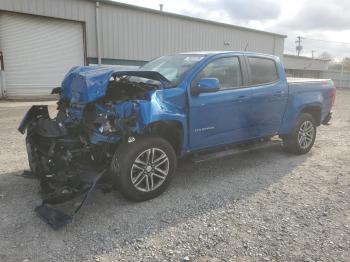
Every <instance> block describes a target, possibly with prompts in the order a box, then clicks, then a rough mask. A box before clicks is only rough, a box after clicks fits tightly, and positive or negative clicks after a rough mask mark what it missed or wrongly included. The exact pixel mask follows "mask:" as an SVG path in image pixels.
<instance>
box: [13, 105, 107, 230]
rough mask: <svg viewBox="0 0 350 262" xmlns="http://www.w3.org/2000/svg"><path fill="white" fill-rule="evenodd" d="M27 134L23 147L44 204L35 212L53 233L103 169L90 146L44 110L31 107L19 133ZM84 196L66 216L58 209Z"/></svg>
mask: <svg viewBox="0 0 350 262" xmlns="http://www.w3.org/2000/svg"><path fill="white" fill-rule="evenodd" d="M26 130H27V137H26V147H27V154H28V161H29V166H30V169H31V173H32V174H33V175H34V176H35V178H37V179H39V181H40V185H41V194H42V197H43V202H42V204H41V205H40V206H38V207H37V208H36V209H35V211H36V212H37V213H38V215H39V216H40V218H42V219H43V220H44V221H45V222H47V223H48V224H49V225H50V226H51V227H53V228H54V229H58V228H60V227H62V226H64V225H66V224H68V223H70V222H71V221H72V218H73V215H74V214H76V213H77V212H78V210H79V209H80V208H81V206H82V205H83V203H84V202H85V201H86V199H87V198H88V196H89V195H90V194H91V192H92V191H93V190H94V188H95V186H96V184H97V182H98V181H99V180H100V178H101V177H102V176H103V175H104V174H105V173H106V166H105V165H99V164H97V163H96V162H94V161H93V160H92V159H91V158H93V157H92V152H91V149H90V147H89V146H87V145H86V144H84V143H83V142H82V141H81V138H80V137H79V136H74V135H70V134H69V132H68V131H67V129H66V127H65V126H64V125H63V124H62V123H60V122H58V121H56V120H55V119H50V117H49V114H48V108H47V106H33V107H31V108H30V109H29V111H28V112H27V113H26V115H25V116H24V118H23V120H22V121H21V123H20V125H19V127H18V131H19V132H21V133H22V134H24V133H25V131H26ZM78 196H83V197H82V199H81V201H79V202H80V203H79V204H78V205H76V203H75V205H72V206H71V207H70V208H69V210H68V212H67V208H65V211H61V210H60V209H59V208H57V205H60V204H62V203H65V202H70V200H73V199H74V202H76V198H77V197H78ZM72 202H73V201H72Z"/></svg>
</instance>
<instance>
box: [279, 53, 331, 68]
mask: <svg viewBox="0 0 350 262" xmlns="http://www.w3.org/2000/svg"><path fill="white" fill-rule="evenodd" d="M328 62H329V61H327V60H320V59H312V58H310V57H303V56H293V55H284V67H285V68H286V69H297V70H319V71H322V70H328Z"/></svg>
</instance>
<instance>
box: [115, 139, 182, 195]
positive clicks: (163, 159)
mask: <svg viewBox="0 0 350 262" xmlns="http://www.w3.org/2000/svg"><path fill="white" fill-rule="evenodd" d="M176 164H177V159H176V154H175V151H174V149H173V147H172V146H171V145H170V144H169V143H168V142H167V141H166V140H164V139H163V138H160V137H136V140H135V141H134V142H131V143H123V144H122V145H120V146H119V147H118V149H117V151H116V152H115V154H114V156H113V159H112V162H111V173H112V178H113V181H114V183H115V185H116V186H117V188H118V189H119V190H120V191H121V193H122V194H123V195H124V196H125V197H126V198H127V199H129V200H133V201H145V200H149V199H152V198H155V197H157V196H159V195H160V194H162V193H163V192H164V190H165V189H166V188H167V187H168V186H169V183H170V181H171V179H172V177H173V174H174V172H175V169H176Z"/></svg>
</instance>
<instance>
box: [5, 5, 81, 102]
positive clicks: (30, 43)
mask: <svg viewBox="0 0 350 262" xmlns="http://www.w3.org/2000/svg"><path fill="white" fill-rule="evenodd" d="M0 49H1V50H0V51H2V55H3V62H4V70H3V81H2V82H3V85H4V86H2V88H3V89H4V91H5V95H6V97H9V98H12V97H13V98H16V97H18V98H32V97H39V96H47V95H49V94H50V91H51V90H52V88H54V87H57V86H60V85H61V81H62V79H63V77H64V75H65V74H66V73H67V71H68V70H69V69H70V68H71V67H73V66H76V65H84V63H85V62H84V61H85V50H84V31H83V24H82V23H80V22H74V21H67V20H61V19H52V18H46V17H39V16H33V15H25V14H18V13H10V12H0Z"/></svg>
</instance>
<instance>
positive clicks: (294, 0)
mask: <svg viewBox="0 0 350 262" xmlns="http://www.w3.org/2000/svg"><path fill="white" fill-rule="evenodd" d="M118 2H123V3H127V4H132V5H138V6H143V7H147V8H152V9H157V10H159V4H163V10H164V11H166V12H171V13H177V14H182V15H188V16H193V17H199V18H203V19H207V20H213V21H218V22H224V23H229V24H234V25H239V26H244V27H250V28H254V29H258V30H264V31H269V32H274V33H280V34H284V35H287V36H288V37H287V38H286V40H285V53H288V54H296V51H295V40H296V37H297V36H301V37H303V38H302V45H303V51H302V53H301V54H302V55H305V56H311V53H312V50H313V51H314V55H315V57H319V56H321V55H322V53H323V52H328V53H330V54H331V56H332V57H333V59H334V60H340V59H341V58H342V57H345V56H348V57H350V0H175V1H174V0H172V1H171V0H118ZM319 40H322V41H319ZM345 43H349V44H345Z"/></svg>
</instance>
